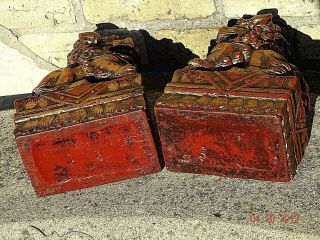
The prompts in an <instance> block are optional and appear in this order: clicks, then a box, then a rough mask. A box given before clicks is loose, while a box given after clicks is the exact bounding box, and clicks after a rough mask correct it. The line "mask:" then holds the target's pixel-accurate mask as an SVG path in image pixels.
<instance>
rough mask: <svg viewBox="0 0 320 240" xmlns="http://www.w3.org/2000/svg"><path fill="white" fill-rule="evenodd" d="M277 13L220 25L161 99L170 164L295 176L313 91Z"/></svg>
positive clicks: (160, 118) (262, 176)
mask: <svg viewBox="0 0 320 240" xmlns="http://www.w3.org/2000/svg"><path fill="white" fill-rule="evenodd" d="M289 47H290V46H289V44H288V42H287V41H286V39H285V38H284V36H283V35H282V30H281V27H280V26H278V25H276V24H274V23H273V22H272V15H271V14H265V15H257V16H253V17H252V18H249V19H245V18H241V19H239V20H238V21H237V22H236V24H235V25H234V26H231V27H222V28H221V29H220V30H219V33H218V36H217V45H216V46H215V47H214V48H213V49H212V51H211V52H210V53H209V54H208V56H207V57H206V58H205V59H199V58H196V59H193V60H191V61H190V62H189V65H188V66H187V67H185V68H184V69H180V70H177V71H176V72H175V73H174V76H173V78H172V81H171V83H169V84H167V87H166V89H165V93H164V95H163V96H162V97H160V99H158V101H157V103H156V106H155V113H156V117H157V122H158V127H159V134H160V138H161V143H162V149H163V155H164V160H165V163H166V167H167V168H168V169H169V170H170V171H175V172H190V173H203V174H213V175H221V176H230V177H241V178H253V179H260V180H271V181H289V180H291V179H292V178H293V176H294V174H295V171H296V168H297V165H298V164H299V163H300V162H301V158H302V156H303V152H304V150H305V148H306V146H307V143H308V131H307V127H306V117H307V112H308V111H309V105H310V100H309V90H308V86H307V84H306V82H305V81H304V79H303V78H302V77H301V76H300V74H299V71H298V69H297V68H296V67H295V66H294V65H293V64H291V63H289V62H288V61H287V59H286V58H287V57H288V55H289Z"/></svg>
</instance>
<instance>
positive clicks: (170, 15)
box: [82, 0, 215, 22]
mask: <svg viewBox="0 0 320 240" xmlns="http://www.w3.org/2000/svg"><path fill="white" fill-rule="evenodd" d="M82 6H83V10H84V14H85V16H86V18H87V20H89V21H91V22H101V21H110V20H112V19H120V18H125V19H128V20H141V21H142V20H156V19H177V18H189V19H194V18H201V17H207V16H210V15H211V14H212V13H214V12H215V6H214V1H213V0H198V1H196V2H195V1H193V0H184V1H172V0H161V1H157V0H153V1H152V0H120V1H119V0H82Z"/></svg>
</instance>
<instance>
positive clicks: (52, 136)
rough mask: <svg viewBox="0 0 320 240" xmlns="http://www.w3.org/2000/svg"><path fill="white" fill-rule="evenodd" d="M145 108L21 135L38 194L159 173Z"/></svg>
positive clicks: (22, 148) (27, 166)
mask: <svg viewBox="0 0 320 240" xmlns="http://www.w3.org/2000/svg"><path fill="white" fill-rule="evenodd" d="M146 126H148V122H147V119H146V115H145V113H144V111H141V110H140V111H137V112H132V113H127V114H124V115H119V116H114V117H110V118H106V119H100V120H96V121H92V122H88V123H84V124H80V125H73V126H69V127H66V128H62V129H59V130H52V131H47V132H41V133H36V134H31V135H27V136H20V137H17V139H16V141H17V144H18V147H19V150H20V153H21V156H22V159H23V160H24V164H25V167H26V169H27V171H28V173H29V176H30V179H31V182H32V184H33V187H34V188H35V190H36V192H37V194H38V195H39V196H44V195H49V194H54V193H61V192H66V191H70V190H75V189H81V188H85V187H90V186H96V185H99V184H103V183H110V182H115V181H119V180H123V179H128V178H133V177H137V176H142V175H147V174H150V173H155V172H158V171H159V170H160V169H159V162H158V159H157V154H156V151H155V147H154V144H153V140H152V136H151V133H150V130H149V128H146Z"/></svg>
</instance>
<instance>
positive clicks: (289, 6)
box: [223, 0, 320, 17]
mask: <svg viewBox="0 0 320 240" xmlns="http://www.w3.org/2000/svg"><path fill="white" fill-rule="evenodd" d="M223 3H224V9H225V14H226V16H227V17H241V16H242V15H243V14H256V13H257V12H258V11H259V10H262V9H267V8H277V9H278V11H279V15H280V16H315V15H319V12H320V10H319V1H311V0H286V1H279V0H268V1H258V0H246V1H239V0H223Z"/></svg>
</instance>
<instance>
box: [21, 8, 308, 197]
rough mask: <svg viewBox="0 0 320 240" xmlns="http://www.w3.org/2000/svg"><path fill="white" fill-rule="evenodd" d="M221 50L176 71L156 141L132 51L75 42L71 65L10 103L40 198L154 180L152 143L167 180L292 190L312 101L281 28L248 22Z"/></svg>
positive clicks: (160, 109)
mask: <svg viewBox="0 0 320 240" xmlns="http://www.w3.org/2000/svg"><path fill="white" fill-rule="evenodd" d="M216 42H217V44H216V46H214V48H213V49H212V50H211V51H210V53H209V54H208V55H207V57H206V58H205V59H199V58H195V59H192V60H190V61H189V63H188V65H187V66H186V67H185V68H184V69H179V70H177V71H176V72H175V73H174V75H173V78H172V81H171V82H170V83H168V84H167V87H166V88H165V91H164V94H163V95H162V96H161V97H160V98H159V99H158V100H157V102H156V103H155V106H154V114H155V116H156V121H157V125H158V129H157V130H156V131H158V132H157V133H156V134H153V135H152V134H151V131H150V127H149V123H148V120H147V115H146V113H145V110H146V105H145V102H144V99H143V97H142V95H143V91H142V83H141V75H140V73H139V49H138V48H137V47H136V44H135V43H134V41H133V40H132V39H131V38H130V37H127V38H123V37H119V36H116V35H112V36H105V37H103V36H101V35H100V34H98V33H96V32H87V33H81V34H79V40H77V41H76V43H75V44H74V47H73V50H72V51H71V52H70V53H69V54H68V66H67V67H66V68H64V69H61V70H56V71H53V72H52V73H50V74H49V75H48V76H46V77H45V78H44V79H43V80H42V81H41V82H40V84H39V85H38V86H37V87H36V88H35V89H34V91H33V95H34V96H32V97H29V98H27V99H22V100H18V101H17V102H16V103H15V108H16V110H17V112H16V115H15V122H16V129H15V135H16V140H17V144H18V147H19V150H20V153H21V156H22V159H23V161H24V164H25V166H26V168H27V170H28V173H29V176H30V178H31V181H32V184H33V186H34V188H35V190H36V192H37V194H38V195H40V196H44V195H49V194H54V193H60V192H66V191H70V190H76V189H80V188H84V187H90V186H95V185H98V184H104V183H109V182H114V181H119V180H123V179H127V178H132V177H137V176H141V175H146V174H151V173H156V172H159V171H160V170H161V167H160V163H159V160H158V155H157V152H156V148H155V147H156V146H155V145H154V139H153V138H156V137H157V134H159V136H160V140H161V145H162V146H161V147H162V153H163V158H164V161H165V164H166V167H167V168H168V170H170V171H175V172H190V173H203V174H212V175H221V176H230V177H240V178H253V179H260V180H270V181H290V180H291V179H292V178H293V176H294V174H295V171H296V168H297V165H298V164H299V163H300V161H301V158H302V155H303V152H304V149H305V148H306V145H307V142H308V134H307V130H306V117H307V113H308V111H309V105H310V100H309V90H308V86H307V84H306V82H305V81H304V80H303V78H302V77H301V75H300V73H299V71H298V69H297V68H296V67H295V66H294V65H293V64H291V63H289V62H288V60H287V58H288V57H289V47H290V46H289V44H288V42H287V39H286V38H285V37H284V36H283V34H282V28H281V27H280V26H278V25H276V24H274V23H273V21H272V15H271V14H263V15H257V16H251V17H249V18H248V17H244V18H240V19H238V20H237V21H236V22H235V24H233V25H232V26H229V27H222V28H220V30H219V33H218V36H217V39H216ZM148 117H149V118H150V116H148ZM158 151H161V150H159V149H158ZM48 155H50V156H51V157H50V156H48ZM159 155H160V156H161V155H162V154H161V153H159Z"/></svg>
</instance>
